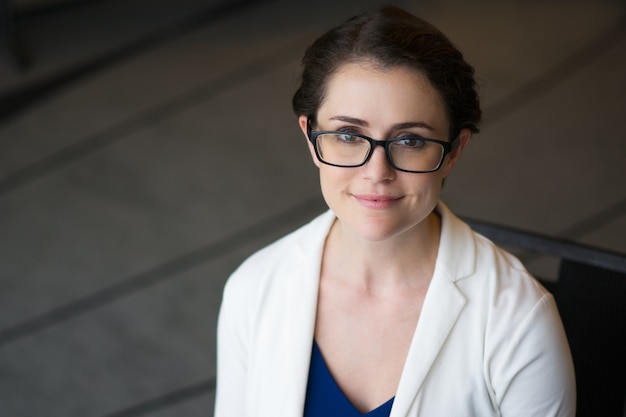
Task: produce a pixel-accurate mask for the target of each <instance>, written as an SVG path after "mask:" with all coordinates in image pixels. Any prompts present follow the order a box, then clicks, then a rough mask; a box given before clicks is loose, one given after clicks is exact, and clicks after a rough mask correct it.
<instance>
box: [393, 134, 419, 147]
mask: <svg viewBox="0 0 626 417" xmlns="http://www.w3.org/2000/svg"><path fill="white" fill-rule="evenodd" d="M395 142H396V144H397V145H398V146H402V147H405V148H409V149H415V150H418V149H422V148H424V147H425V146H426V141H425V140H424V139H422V138H421V137H419V136H407V137H403V138H398V139H396V140H395Z"/></svg>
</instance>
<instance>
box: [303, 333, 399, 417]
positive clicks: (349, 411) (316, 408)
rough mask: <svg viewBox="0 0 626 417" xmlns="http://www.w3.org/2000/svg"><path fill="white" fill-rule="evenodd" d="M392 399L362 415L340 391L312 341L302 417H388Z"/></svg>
mask: <svg viewBox="0 0 626 417" xmlns="http://www.w3.org/2000/svg"><path fill="white" fill-rule="evenodd" d="M394 398H395V397H392V398H391V399H390V400H389V401H387V402H386V403H384V404H382V405H381V406H379V407H378V408H375V409H373V410H372V411H370V412H369V413H365V414H362V413H361V412H360V411H359V410H357V409H356V408H355V407H354V406H353V405H352V403H351V402H350V400H348V399H347V398H346V396H345V395H344V393H343V392H342V391H341V388H339V386H338V385H337V383H336V382H335V379H334V378H333V376H332V375H331V374H330V371H329V370H328V367H327V366H326V362H324V357H323V356H322V352H321V351H320V348H319V346H317V343H316V342H315V340H314V341H313V353H312V354H311V367H310V368H309V382H308V385H307V389H306V401H305V403H304V417H330V416H341V417H363V416H367V417H389V414H390V413H391V406H392V405H393V400H394Z"/></svg>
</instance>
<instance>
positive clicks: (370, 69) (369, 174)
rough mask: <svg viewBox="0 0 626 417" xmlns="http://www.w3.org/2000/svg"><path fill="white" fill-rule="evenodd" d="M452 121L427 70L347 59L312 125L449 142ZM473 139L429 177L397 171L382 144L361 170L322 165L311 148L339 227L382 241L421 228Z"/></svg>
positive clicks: (303, 122) (303, 125)
mask: <svg viewBox="0 0 626 417" xmlns="http://www.w3.org/2000/svg"><path fill="white" fill-rule="evenodd" d="M299 123H300V127H301V128H302V130H303V132H304V133H305V135H306V124H307V118H306V117H305V116H301V117H300V119H299ZM448 126H449V125H448V120H447V115H446V111H445V106H444V103H443V100H442V98H441V97H440V94H439V93H438V91H437V90H435V89H434V88H433V87H432V85H431V84H430V82H429V81H428V79H427V78H426V77H425V76H424V75H422V74H421V73H420V72H417V71H415V70H413V69H409V68H406V67H401V66H399V67H392V68H388V69H380V68H379V67H377V66H374V65H372V64H371V63H367V62H365V63H350V64H345V65H343V66H342V67H340V68H339V70H338V71H337V72H336V73H335V74H334V75H333V76H332V77H331V78H330V79H329V81H328V88H327V94H326V97H325V100H324V102H323V103H322V105H321V106H320V108H319V111H318V114H317V125H316V126H313V129H314V130H348V131H350V132H352V133H360V134H363V135H366V136H369V137H371V138H374V139H378V140H385V139H390V138H395V137H398V136H401V135H403V134H410V133H413V134H418V135H419V136H422V137H425V138H431V139H439V140H443V141H449V140H450V138H449V137H448V131H449V128H448ZM469 137H470V132H469V130H467V129H465V130H463V131H462V132H461V138H460V140H459V142H460V143H459V146H458V147H457V148H456V149H455V150H454V151H453V152H452V153H450V154H449V155H448V156H447V157H446V159H445V160H444V162H443V164H442V166H441V168H440V169H439V170H438V171H435V172H432V173H425V174H416V173H409V172H402V171H397V170H395V169H394V168H392V167H391V166H390V165H389V164H388V162H387V159H386V157H385V150H384V149H383V148H382V147H380V146H377V147H375V149H374V151H373V153H372V155H371V157H370V159H369V160H368V162H367V163H366V164H365V165H363V166H361V167H356V168H340V167H334V166H330V165H326V164H323V163H320V162H319V161H318V160H317V157H316V156H315V152H314V150H313V147H312V145H311V143H310V142H309V147H310V149H311V155H312V156H313V160H314V162H315V164H316V165H317V166H318V167H319V170H320V183H321V188H322V194H323V195H324V199H325V200H326V203H327V204H328V205H329V207H330V208H331V209H332V210H333V212H334V213H335V214H336V216H337V217H338V219H339V220H340V225H341V226H342V227H345V228H347V230H348V231H350V232H351V233H354V234H356V235H357V236H358V237H360V238H362V239H366V240H371V241H383V240H386V239H392V238H395V237H399V236H407V233H412V232H418V233H419V230H420V225H421V224H422V221H423V220H424V219H425V218H426V217H428V216H429V215H430V214H431V213H432V211H433V209H434V208H435V206H436V204H437V201H438V199H439V194H440V192H441V186H442V182H443V179H444V177H446V176H447V175H448V174H449V173H450V171H451V170H452V168H453V167H454V165H455V164H456V161H457V160H458V158H459V156H460V154H461V152H462V150H463V148H464V147H465V145H466V144H467V142H468V140H469Z"/></svg>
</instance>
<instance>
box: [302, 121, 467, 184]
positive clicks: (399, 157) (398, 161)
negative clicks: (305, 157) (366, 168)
mask: <svg viewBox="0 0 626 417" xmlns="http://www.w3.org/2000/svg"><path fill="white" fill-rule="evenodd" d="M307 124H308V126H307V130H308V136H309V140H310V141H311V143H312V144H313V148H314V149H315V154H316V155H317V159H319V160H320V162H322V163H324V164H327V165H332V166H336V167H342V168H355V167H360V166H363V165H365V163H366V162H367V161H368V160H369V158H370V157H371V156H372V153H373V152H374V147H376V146H382V147H383V148H384V149H385V155H386V156H387V162H388V163H389V165H391V166H392V167H393V168H395V169H397V170H398V171H404V172H413V173H418V174H421V173H427V172H434V171H437V170H438V169H439V168H441V165H442V163H443V160H444V158H445V157H446V155H447V154H448V153H450V151H451V150H452V142H454V140H455V139H456V137H457V136H458V135H457V136H455V138H454V139H452V142H445V141H442V140H437V139H428V138H423V137H421V136H419V135H415V134H412V135H406V136H401V137H398V138H391V139H387V140H376V139H372V138H370V137H368V136H365V135H361V134H357V133H352V132H338V131H327V130H312V129H311V123H310V121H309V122H308V123H307Z"/></svg>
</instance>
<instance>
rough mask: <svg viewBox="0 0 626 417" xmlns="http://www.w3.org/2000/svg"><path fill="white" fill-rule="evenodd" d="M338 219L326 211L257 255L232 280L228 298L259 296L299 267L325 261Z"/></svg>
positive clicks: (228, 285)
mask: <svg viewBox="0 0 626 417" xmlns="http://www.w3.org/2000/svg"><path fill="white" fill-rule="evenodd" d="M334 218H335V217H334V214H333V213H332V212H330V211H326V212H325V213H323V214H321V215H319V216H317V217H316V218H314V219H313V220H311V221H310V222H309V223H307V224H305V225H303V226H301V227H300V228H298V229H296V230H295V231H293V232H291V233H289V234H287V235H285V236H283V237H282V238H280V239H278V240H277V241H275V242H273V243H271V244H269V245H268V246H266V247H264V248H262V249H260V250H258V251H257V252H255V253H253V254H252V255H251V256H249V257H248V258H247V259H246V260H245V261H244V262H242V264H241V265H240V266H239V267H238V268H237V269H236V270H235V271H234V272H233V273H232V274H231V276H230V277H229V278H228V281H227V282H226V286H225V289H224V293H225V297H226V295H227V294H229V293H237V294H239V295H240V296H243V295H245V294H255V293H258V292H259V291H260V290H262V288H264V287H267V286H268V285H275V284H277V283H279V282H280V281H281V280H283V279H285V276H286V271H289V270H292V269H293V268H294V267H296V266H297V267H299V268H304V267H306V265H308V264H309V263H314V262H315V260H316V259H317V258H319V259H321V251H322V249H323V244H324V241H325V239H326V235H327V234H328V230H329V229H330V226H331V224H332V222H333V221H334Z"/></svg>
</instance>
